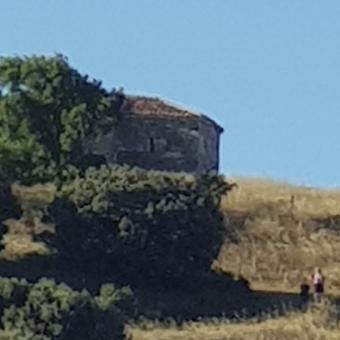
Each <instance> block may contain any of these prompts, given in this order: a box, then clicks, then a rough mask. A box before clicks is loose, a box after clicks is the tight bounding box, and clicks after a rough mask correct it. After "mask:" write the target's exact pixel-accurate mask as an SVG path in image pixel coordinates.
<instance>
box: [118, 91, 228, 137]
mask: <svg viewBox="0 0 340 340" xmlns="http://www.w3.org/2000/svg"><path fill="white" fill-rule="evenodd" d="M121 111H122V113H127V114H137V115H142V116H145V117H160V118H187V119H202V120H204V121H206V122H209V123H210V124H212V125H213V126H214V127H215V128H216V129H217V130H219V131H220V132H222V131H223V128H222V127H221V126H219V125H218V124H217V123H216V122H215V121H214V120H212V119H210V118H209V117H207V116H205V115H203V114H200V113H195V112H192V111H189V110H186V109H185V108H182V107H180V106H178V105H174V104H172V103H168V102H166V101H164V100H162V99H159V98H157V97H145V96H130V95H126V96H125V101H124V104H123V105H122V108H121Z"/></svg>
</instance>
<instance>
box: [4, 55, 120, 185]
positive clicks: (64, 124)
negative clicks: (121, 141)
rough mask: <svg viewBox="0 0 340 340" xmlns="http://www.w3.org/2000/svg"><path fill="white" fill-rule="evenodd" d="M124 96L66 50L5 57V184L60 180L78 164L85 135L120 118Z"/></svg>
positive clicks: (112, 123)
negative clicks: (82, 69)
mask: <svg viewBox="0 0 340 340" xmlns="http://www.w3.org/2000/svg"><path fill="white" fill-rule="evenodd" d="M120 98H121V97H120V96H119V95H117V93H116V92H115V91H111V92H108V91H106V90H104V89H103V88H102V87H101V83H100V82H98V81H96V80H91V79H89V77H88V76H84V75H81V74H80V73H79V72H78V71H76V70H75V69H73V68H72V67H71V66H70V65H69V64H68V62H67V60H66V58H64V57H63V56H60V55H57V56H54V57H50V58H48V57H38V56H33V57H25V58H20V57H8V58H0V182H1V184H2V185H3V184H7V185H8V184H11V183H12V182H14V181H21V182H25V183H29V184H31V183H35V182H36V181H41V180H43V181H46V180H53V181H55V179H56V178H60V176H62V172H63V170H65V169H67V168H69V167H70V166H72V165H76V166H77V165H78V164H79V162H80V161H81V157H82V156H83V149H82V147H83V146H82V141H83V139H84V137H85V136H86V135H88V134H90V133H95V132H96V131H97V130H96V129H98V128H99V127H101V128H103V126H111V127H112V125H114V124H115V122H116V121H117V119H118V111H119V107H120V104H121V100H120ZM56 176H57V177H56Z"/></svg>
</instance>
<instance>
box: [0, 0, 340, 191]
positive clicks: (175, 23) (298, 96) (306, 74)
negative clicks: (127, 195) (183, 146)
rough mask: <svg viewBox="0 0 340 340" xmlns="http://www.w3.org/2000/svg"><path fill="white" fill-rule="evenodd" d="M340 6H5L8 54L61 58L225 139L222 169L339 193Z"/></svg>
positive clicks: (282, 1)
mask: <svg viewBox="0 0 340 340" xmlns="http://www.w3.org/2000/svg"><path fill="white" fill-rule="evenodd" d="M339 18H340V1H338V0H334V1H332V0H324V1H319V0H318V1H317V0H275V1H273V0H256V1H254V0H233V1H231V0H97V1H94V0H58V1H56V0H55V1H52V0H25V1H23V0H10V1H9V0H7V1H6V0H0V31H1V39H0V54H1V55H14V54H28V55H29V54H32V53H35V54H52V53H57V52H60V53H63V54H65V55H66V56H68V58H69V60H70V62H71V64H72V65H73V66H74V67H76V68H77V69H79V70H80V71H81V72H83V73H87V74H89V75H91V76H93V77H95V78H97V79H101V80H103V82H104V85H105V86H106V87H108V88H112V87H119V86H123V87H124V89H125V91H126V92H130V93H142V94H146V95H149V94H151V95H159V96H161V97H164V98H166V99H169V100H173V101H175V102H178V103H181V104H184V105H187V106H189V107H191V108H195V109H197V110H199V111H202V112H204V113H206V114H208V115H210V116H211V117H212V118H214V119H216V120H217V121H218V122H219V123H220V124H221V125H222V126H223V127H224V128H225V133H224V135H223V138H222V148H221V170H222V172H223V173H226V174H232V175H238V174H240V175H252V176H266V177H271V178H274V179H279V180H286V181H289V182H292V183H297V184H303V185H312V186H323V187H325V186H327V187H333V186H340V157H339V155H340V137H339V129H340V96H339V93H340V20H339Z"/></svg>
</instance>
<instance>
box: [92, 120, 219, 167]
mask: <svg viewBox="0 0 340 340" xmlns="http://www.w3.org/2000/svg"><path fill="white" fill-rule="evenodd" d="M218 139H219V136H218V133H217V132H216V130H215V129H214V127H213V126H212V125H210V124H207V123H203V122H202V121H201V120H200V119H186V118H185V117H183V118H180V117H176V119H171V118H169V119H166V118H162V119H157V117H143V116H140V115H125V116H124V119H122V120H121V121H120V122H119V124H118V126H117V127H115V128H114V129H112V131H111V132H109V133H107V134H106V135H104V136H100V137H99V138H97V139H96V140H93V139H92V140H89V141H88V143H87V148H88V150H89V151H91V152H92V153H94V154H98V155H104V156H105V158H106V160H107V161H108V162H110V163H113V164H129V165H132V166H138V167H142V168H145V169H156V170H167V171H185V172H191V173H204V172H206V171H209V170H215V171H216V170H217V168H218V144H217V143H218Z"/></svg>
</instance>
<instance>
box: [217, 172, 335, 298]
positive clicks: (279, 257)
mask: <svg viewBox="0 0 340 340" xmlns="http://www.w3.org/2000/svg"><path fill="white" fill-rule="evenodd" d="M235 182H236V183H237V184H238V187H236V188H234V189H233V190H232V192H231V193H229V194H228V196H226V197H225V198H224V199H223V201H222V203H221V208H222V211H223V213H224V215H225V224H226V229H227V238H226V241H225V243H224V245H223V247H222V249H221V252H220V254H219V257H218V259H217V261H216V263H215V264H214V266H215V267H218V268H220V269H221V270H223V271H225V272H231V273H233V274H234V275H236V276H243V277H245V278H247V279H248V280H249V281H250V282H251V284H252V286H253V287H255V288H256V287H261V289H276V290H283V291H287V290H292V289H293V290H294V289H298V285H299V282H300V280H301V279H302V277H303V276H306V275H309V273H310V272H311V270H312V268H313V267H314V266H320V267H322V268H323V270H324V272H325V274H326V277H327V289H328V291H333V292H335V293H339V292H340V266H339V265H338V264H339V263H340V190H339V191H337V190H317V189H312V188H304V187H298V186H292V185H289V184H285V183H276V182H273V181H270V180H263V179H245V178H240V179H236V180H235ZM231 259H232V260H231Z"/></svg>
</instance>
